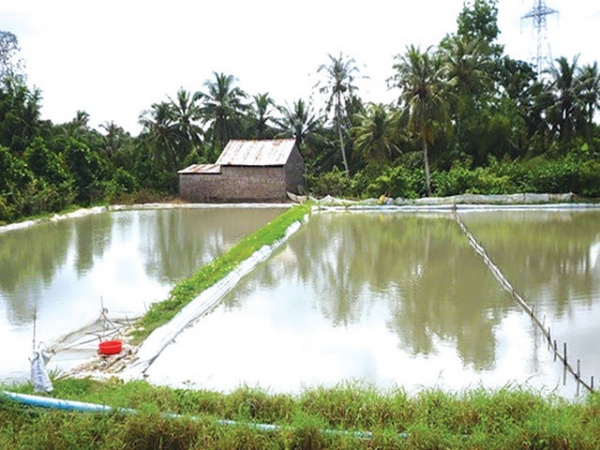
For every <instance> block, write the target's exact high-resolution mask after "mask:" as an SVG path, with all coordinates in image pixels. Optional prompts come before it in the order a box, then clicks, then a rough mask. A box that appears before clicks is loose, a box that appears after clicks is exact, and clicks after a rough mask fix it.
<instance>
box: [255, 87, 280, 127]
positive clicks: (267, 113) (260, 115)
mask: <svg viewBox="0 0 600 450" xmlns="http://www.w3.org/2000/svg"><path fill="white" fill-rule="evenodd" d="M252 99H253V100H254V102H253V103H252V115H253V122H254V125H253V128H254V130H253V131H255V133H254V134H255V136H256V138H257V139H264V138H265V137H267V130H268V127H269V125H268V122H270V121H272V120H273V118H272V116H271V113H272V112H273V110H274V109H276V106H275V101H274V100H273V99H272V98H271V97H269V93H268V92H267V93H264V94H258V95H254V96H253V97H252Z"/></svg>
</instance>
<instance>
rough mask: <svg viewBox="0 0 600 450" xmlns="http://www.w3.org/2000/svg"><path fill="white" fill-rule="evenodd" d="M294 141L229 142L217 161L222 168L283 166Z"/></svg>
mask: <svg viewBox="0 0 600 450" xmlns="http://www.w3.org/2000/svg"><path fill="white" fill-rule="evenodd" d="M294 144H295V141H294V139H274V140H264V141H241V140H231V141H229V142H228V143H227V146H226V147H225V150H223V153H221V156H219V159H217V164H220V165H222V166H283V165H285V163H286V162H287V160H288V158H289V157H290V153H291V152H292V150H293V149H294Z"/></svg>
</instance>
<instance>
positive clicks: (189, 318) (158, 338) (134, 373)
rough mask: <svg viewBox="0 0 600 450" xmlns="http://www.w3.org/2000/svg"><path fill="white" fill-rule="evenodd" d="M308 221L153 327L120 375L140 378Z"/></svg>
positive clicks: (262, 249) (257, 252)
mask: <svg viewBox="0 0 600 450" xmlns="http://www.w3.org/2000/svg"><path fill="white" fill-rule="evenodd" d="M307 220H308V215H307V216H305V218H304V219H303V221H302V222H299V221H298V222H294V223H293V224H292V225H290V226H289V227H288V228H287V230H286V232H285V235H284V237H283V238H281V239H279V240H277V241H275V242H274V243H273V244H271V245H264V246H263V247H261V248H260V249H259V250H257V251H256V252H254V253H253V254H252V256H250V257H249V258H248V259H246V260H244V261H242V262H241V263H240V264H239V265H238V266H237V267H236V268H235V269H233V270H232V271H231V272H230V273H229V274H228V275H226V276H225V277H224V278H222V279H221V280H220V281H218V282H217V283H215V284H214V285H212V286H211V287H209V288H208V289H206V290H204V291H203V292H202V293H200V295H198V296H197V297H196V298H195V299H194V300H192V301H191V302H190V303H188V304H187V305H186V306H185V307H183V309H182V310H181V311H179V313H177V315H176V316H175V317H174V318H173V319H172V320H171V321H170V322H168V323H166V324H165V325H163V326H161V327H160V328H157V329H156V330H154V331H153V332H152V333H151V334H150V336H148V338H146V340H145V341H144V342H143V343H142V345H141V346H140V348H139V350H138V352H137V355H136V359H135V361H134V362H133V363H131V364H130V365H129V367H127V368H126V369H125V370H124V371H123V373H122V374H121V377H122V378H123V379H125V380H131V379H139V378H141V377H142V376H143V375H144V373H145V372H146V371H147V370H148V368H149V367H150V366H151V365H152V363H153V362H154V361H155V360H156V358H158V356H159V355H160V354H161V353H162V351H163V350H164V349H165V348H166V347H167V346H168V345H169V344H170V343H171V342H173V340H174V339H175V338H176V337H177V336H178V335H179V334H180V333H181V332H182V331H183V330H184V329H185V328H186V327H188V326H189V325H191V324H192V323H193V322H195V321H196V320H198V319H199V318H200V317H201V316H202V315H204V314H205V313H206V312H208V311H209V310H210V309H212V308H213V307H214V306H216V305H217V304H218V303H219V302H220V301H221V299H222V298H223V297H224V296H225V295H226V294H227V293H228V292H229V291H230V290H231V289H233V288H234V287H235V286H236V285H237V283H238V282H239V281H240V280H241V279H242V278H243V277H244V276H246V275H248V274H249V273H250V272H252V270H253V269H254V268H255V267H256V266H257V265H258V264H259V263H261V262H263V261H266V260H267V259H268V258H269V257H270V256H271V255H272V254H273V252H274V251H275V250H277V249H278V248H279V247H281V246H282V245H283V244H284V243H285V242H286V241H287V240H288V239H289V238H290V236H292V235H293V234H294V233H296V232H297V231H298V230H299V229H300V227H301V226H302V223H304V222H306V221H307Z"/></svg>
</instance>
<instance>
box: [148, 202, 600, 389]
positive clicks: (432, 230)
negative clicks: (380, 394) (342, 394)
mask: <svg viewBox="0 0 600 450" xmlns="http://www.w3.org/2000/svg"><path fill="white" fill-rule="evenodd" d="M462 218H463V221H464V222H465V223H466V225H467V227H468V228H469V229H470V231H471V232H472V233H473V235H474V236H475V238H476V239H477V240H478V241H479V242H480V243H481V244H483V246H484V247H485V248H486V249H487V251H488V254H489V256H490V257H491V258H492V259H493V260H494V261H495V263H496V264H497V265H498V266H499V267H500V269H501V270H502V271H503V272H504V274H505V276H506V278H507V279H508V280H509V281H510V282H511V283H512V284H513V286H515V287H516V288H517V290H519V291H520V292H521V293H522V294H523V296H524V297H525V299H526V300H527V301H528V302H529V303H530V304H532V305H535V308H536V312H537V314H539V315H540V317H542V316H543V317H544V321H545V324H546V325H548V326H550V327H552V330H553V331H552V334H553V336H555V338H556V339H559V343H561V345H562V342H563V341H564V342H568V345H569V353H570V355H571V356H570V358H579V359H581V363H582V377H587V378H588V379H589V377H590V376H591V375H596V380H597V379H598V375H600V361H599V360H598V358H597V356H596V354H597V353H596V352H595V350H594V344H593V343H594V342H595V341H597V340H598V338H600V320H599V319H600V227H599V226H598V224H600V212H598V211H596V210H586V211H558V212H548V211H510V212H508V211H488V212H468V213H464V214H462ZM174 367H177V370H173V368H174ZM147 374H148V375H149V378H148V379H149V381H150V382H153V383H156V384H168V385H173V386H194V387H199V388H208V389H216V390H220V391H230V390H232V389H235V388H236V387H238V386H241V385H248V386H260V387H262V388H265V389H268V390H270V391H271V392H292V393H293V392H299V391H301V390H302V389H303V387H306V386H315V385H322V386H332V385H336V384H339V383H340V382H342V381H349V382H352V381H358V382H361V383H367V384H372V385H375V386H377V387H379V388H381V389H387V388H393V387H403V388H404V389H406V390H408V391H411V392H415V391H417V390H419V389H422V388H432V387H440V388H444V389H449V390H452V391H460V390H462V389H465V388H473V387H479V386H482V387H486V388H500V387H503V386H506V385H519V386H529V387H532V388H534V389H535V390H538V391H539V390H541V391H543V392H557V393H558V394H559V395H562V396H565V397H575V396H576V395H578V388H577V383H574V382H572V379H570V378H569V377H566V378H563V377H564V374H563V366H562V365H561V364H560V363H557V362H555V361H554V357H553V353H552V352H551V351H550V350H549V347H548V345H547V342H546V341H545V339H544V337H543V335H542V333H541V332H540V331H539V329H538V328H537V327H536V326H534V324H533V322H532V320H531V318H530V317H529V316H528V315H527V314H525V313H524V312H523V310H522V308H521V307H520V306H519V305H518V304H517V303H516V302H515V301H514V300H513V299H512V297H511V296H510V295H509V294H508V293H507V291H505V290H504V289H503V288H502V286H501V285H500V283H499V282H498V281H497V280H496V279H495V278H494V276H493V275H492V273H491V271H490V270H489V269H488V268H487V266H485V264H484V263H483V261H482V258H481V257H480V256H479V255H478V254H477V253H476V252H475V251H474V250H473V249H472V248H471V247H470V245H469V243H468V240H467V238H466V236H465V234H464V233H463V232H462V231H461V230H460V228H459V227H458V225H457V222H456V221H455V219H454V217H453V215H452V214H451V213H319V214H314V215H313V217H312V218H311V219H310V221H309V222H308V224H307V225H305V226H304V227H303V229H302V230H301V231H300V232H299V233H297V234H296V235H294V236H293V237H292V238H291V240H290V241H289V242H288V244H287V245H286V246H285V247H284V248H283V249H282V250H281V251H280V252H278V253H277V254H276V255H275V256H274V257H273V258H271V259H270V260H269V261H267V262H265V263H264V264H262V265H260V266H258V267H257V268H256V270H255V271H254V272H253V273H252V274H251V275H250V276H249V277H248V278H246V279H245V280H242V282H241V283H240V284H239V285H238V286H237V287H236V288H235V289H234V290H233V291H232V292H230V293H229V294H228V295H227V296H226V298H225V299H224V300H223V302H222V303H221V304H220V305H219V306H217V307H216V308H215V309H214V310H212V311H211V312H210V313H209V314H208V315H206V316H205V317H202V318H201V319H200V320H198V321H197V322H196V323H195V325H194V326H193V327H190V328H188V329H186V330H185V331H184V332H183V333H182V334H181V335H180V336H179V337H178V338H177V340H176V343H175V344H172V345H170V346H169V347H167V348H166V349H165V351H164V352H163V353H162V354H161V356H159V358H158V359H157V360H156V361H155V363H154V364H153V365H152V366H151V367H150V368H149V370H148V372H147Z"/></svg>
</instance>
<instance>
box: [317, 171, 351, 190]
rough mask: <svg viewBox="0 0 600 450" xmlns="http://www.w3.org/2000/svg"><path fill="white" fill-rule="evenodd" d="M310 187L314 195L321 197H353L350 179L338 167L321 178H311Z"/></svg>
mask: <svg viewBox="0 0 600 450" xmlns="http://www.w3.org/2000/svg"><path fill="white" fill-rule="evenodd" d="M309 187H310V191H311V193H312V194H313V195H316V196H320V197H322V196H325V195H331V196H334V197H349V196H351V195H352V182H351V180H350V178H349V177H347V176H346V174H345V173H344V172H342V171H341V170H340V169H338V168H337V167H334V168H333V169H332V170H331V172H327V173H324V174H323V175H321V176H318V177H316V176H315V177H309Z"/></svg>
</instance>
